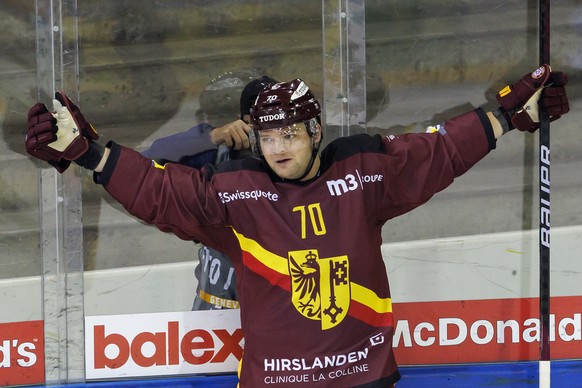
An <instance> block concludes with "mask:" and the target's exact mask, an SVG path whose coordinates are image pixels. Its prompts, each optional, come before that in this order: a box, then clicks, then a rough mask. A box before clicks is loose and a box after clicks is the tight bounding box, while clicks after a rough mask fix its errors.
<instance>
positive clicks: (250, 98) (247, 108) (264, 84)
mask: <svg viewBox="0 0 582 388" xmlns="http://www.w3.org/2000/svg"><path fill="white" fill-rule="evenodd" d="M277 82H279V81H277V80H275V79H273V78H271V77H268V76H266V75H264V76H262V77H261V78H256V79H254V80H252V81H251V82H249V83H248V84H247V85H246V86H245V88H244V89H243V91H242V93H241V95H240V117H241V118H243V117H244V116H245V115H250V114H251V107H252V106H253V104H254V103H255V101H256V100H257V96H258V95H259V93H260V92H262V91H263V90H265V89H266V88H268V87H270V86H272V85H274V84H276V83H277Z"/></svg>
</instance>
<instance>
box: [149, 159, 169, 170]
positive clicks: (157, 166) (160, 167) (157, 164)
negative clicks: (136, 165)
mask: <svg viewBox="0 0 582 388" xmlns="http://www.w3.org/2000/svg"><path fill="white" fill-rule="evenodd" d="M152 162H154V167H155V168H159V169H160V170H165V169H166V166H165V165H163V164H159V163H158V162H156V161H155V160H152Z"/></svg>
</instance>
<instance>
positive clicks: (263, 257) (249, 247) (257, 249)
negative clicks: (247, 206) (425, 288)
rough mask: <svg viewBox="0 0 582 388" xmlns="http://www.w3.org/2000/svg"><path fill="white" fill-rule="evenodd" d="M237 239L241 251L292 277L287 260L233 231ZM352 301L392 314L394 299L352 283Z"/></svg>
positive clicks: (378, 311)
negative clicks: (381, 296)
mask: <svg viewBox="0 0 582 388" xmlns="http://www.w3.org/2000/svg"><path fill="white" fill-rule="evenodd" d="M233 232H234V234H235V235H236V238H237V239H238V241H239V244H240V246H241V249H242V250H243V251H246V252H250V253H252V255H253V256H254V257H255V258H256V259H257V260H258V261H260V262H261V263H263V264H264V265H265V266H266V267H268V268H270V269H272V270H273V271H276V272H278V273H280V274H282V275H286V276H291V275H290V274H289V264H288V261H287V259H285V258H283V257H281V256H278V255H276V254H274V253H272V252H269V251H268V250H266V249H265V248H263V247H262V246H261V245H260V244H259V243H258V242H256V241H255V240H252V239H250V238H247V237H245V236H243V235H242V234H240V233H238V232H237V231H236V230H234V229H233ZM351 294H352V297H351V298H352V300H354V301H356V302H358V303H361V304H363V305H365V306H368V307H370V308H371V309H372V310H374V311H375V312H377V313H380V314H382V313H391V312H392V299H391V298H380V297H379V296H378V295H376V293H375V292H374V291H372V290H370V289H369V288H366V287H364V286H361V285H359V284H357V283H354V282H351Z"/></svg>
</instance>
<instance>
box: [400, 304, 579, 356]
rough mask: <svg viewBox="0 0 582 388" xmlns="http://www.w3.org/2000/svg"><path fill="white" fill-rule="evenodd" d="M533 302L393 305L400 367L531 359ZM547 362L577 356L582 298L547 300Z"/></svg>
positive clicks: (535, 347)
mask: <svg viewBox="0 0 582 388" xmlns="http://www.w3.org/2000/svg"><path fill="white" fill-rule="evenodd" d="M538 304H539V302H538V299H537V298H520V299H489V300H465V301H446V302H418V303H401V304H394V317H395V319H396V322H397V324H396V330H395V335H394V343H393V345H394V348H395V354H396V360H397V361H398V363H399V364H400V365H424V364H446V363H476V362H507V361H528V360H529V361H532V360H538V357H539V339H540V319H539V307H538ZM551 311H552V314H551V316H550V341H551V357H552V359H571V358H581V357H582V350H581V349H582V296H564V297H555V298H552V299H551Z"/></svg>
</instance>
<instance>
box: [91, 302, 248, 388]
mask: <svg viewBox="0 0 582 388" xmlns="http://www.w3.org/2000/svg"><path fill="white" fill-rule="evenodd" d="M85 344H86V361H85V366H86V378H87V379H89V380H90V379H104V378H119V377H139V376H153V375H183V374H196V373H205V374H208V373H224V372H234V371H236V370H237V368H238V362H239V361H240V359H241V357H242V352H243V336H242V331H241V329H240V317H239V311H238V310H213V311H187V312H175V313H152V314H128V315H106V316H93V317H86V318H85Z"/></svg>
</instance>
